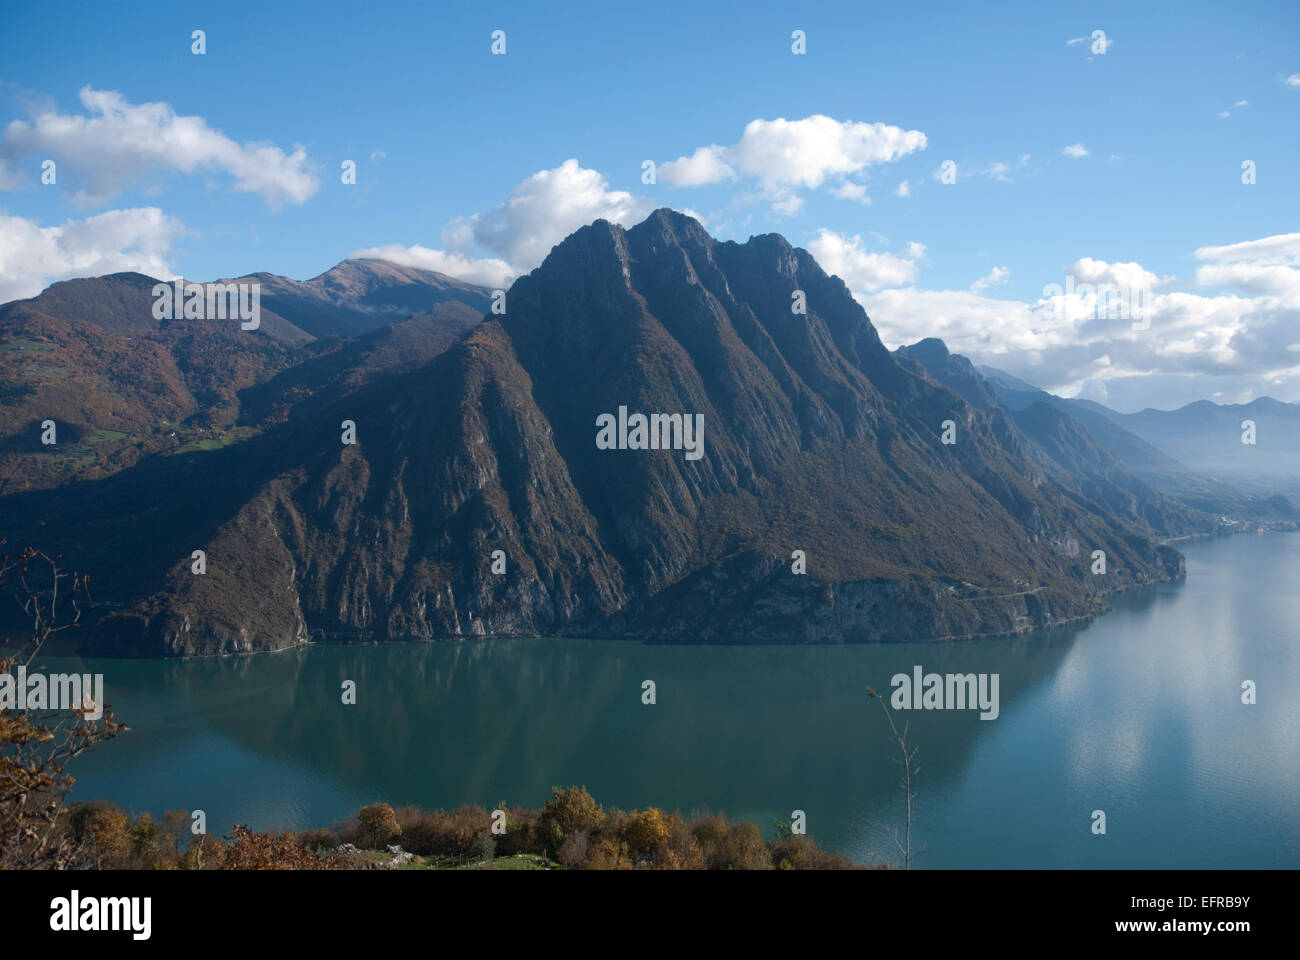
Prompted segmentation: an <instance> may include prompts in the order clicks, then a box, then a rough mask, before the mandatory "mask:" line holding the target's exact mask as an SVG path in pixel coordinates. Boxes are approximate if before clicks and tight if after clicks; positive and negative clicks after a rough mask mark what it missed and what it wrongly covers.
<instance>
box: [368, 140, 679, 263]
mask: <svg viewBox="0 0 1300 960" xmlns="http://www.w3.org/2000/svg"><path fill="white" fill-rule="evenodd" d="M657 206H658V204H656V203H654V202H653V201H651V200H649V199H647V198H645V197H637V196H634V195H632V194H630V193H627V192H625V191H622V190H610V189H609V184H608V183H607V182H606V180H605V178H604V177H603V176H602V175H601V174H600V173H599V172H598V171H596V170H589V169H587V168H585V167H582V166H581V165H580V164H579V163H578V161H577V160H574V159H569V160H566V161H564V163H562V164H560V165H559V166H558V167H555V168H553V169H550V170H540V171H538V172H537V173H535V174H533V175H532V176H531V177H529V178H528V179H526V180H524V181H523V182H522V183H520V184H519V185H518V186H517V187H515V189H514V190H513V191H511V193H510V196H509V197H507V198H506V199H505V201H503V202H502V203H499V204H497V205H496V206H495V207H493V208H492V209H490V210H488V211H486V212H484V213H476V214H474V215H473V216H470V217H461V218H459V219H457V220H454V221H452V222H451V223H450V224H448V225H447V227H446V229H444V230H443V231H442V246H443V249H441V250H437V249H433V248H430V247H423V246H418V245H417V246H412V247H405V246H401V245H396V244H390V245H387V246H379V247H371V248H369V249H367V250H360V251H357V252H355V253H354V254H352V255H353V256H357V257H362V256H368V257H379V258H381V259H384V260H392V261H393V262H395V263H402V264H408V265H410V266H418V267H424V268H425V269H428V270H437V271H438V272H440V273H445V274H447V275H449V276H453V277H457V278H459V279H462V280H468V281H470V282H471V283H483V284H489V285H492V286H504V285H505V284H506V283H508V282H509V280H511V279H512V278H514V277H516V276H519V275H520V274H523V273H527V272H528V271H529V270H532V269H533V268H534V267H536V266H537V265H538V264H540V263H541V262H542V260H544V259H545V258H546V255H547V254H548V253H550V252H551V248H552V247H554V246H555V245H556V244H557V243H559V242H560V241H561V240H563V239H564V238H565V237H567V236H568V235H569V234H571V233H573V232H574V231H575V230H577V229H578V228H579V227H583V226H586V225H587V224H589V223H591V222H592V221H593V220H601V219H603V220H608V221H610V222H611V223H617V224H619V225H620V226H623V227H631V226H634V225H636V224H637V223H640V222H641V221H642V220H644V219H645V218H646V217H647V216H649V214H650V213H651V211H653V210H654V209H655V208H656V207H657ZM683 212H685V213H689V214H690V215H691V216H694V217H696V218H697V219H701V218H700V217H699V215H698V214H696V213H695V212H694V211H691V210H684V211H683Z"/></svg>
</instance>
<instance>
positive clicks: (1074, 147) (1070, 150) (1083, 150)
mask: <svg viewBox="0 0 1300 960" xmlns="http://www.w3.org/2000/svg"><path fill="white" fill-rule="evenodd" d="M1061 153H1063V154H1065V155H1066V156H1067V157H1073V158H1074V159H1076V160H1077V159H1078V158H1079V157H1086V156H1087V155H1088V148H1087V147H1085V146H1084V145H1083V144H1081V143H1072V144H1070V145H1069V146H1066V147H1062V148H1061Z"/></svg>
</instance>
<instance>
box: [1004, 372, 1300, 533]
mask: <svg viewBox="0 0 1300 960" xmlns="http://www.w3.org/2000/svg"><path fill="white" fill-rule="evenodd" d="M979 373H980V374H981V375H982V376H983V377H984V378H985V380H986V382H987V383H988V384H989V385H990V386H991V387H992V388H993V389H994V391H995V392H996V393H997V395H998V398H999V400H1000V402H1002V403H1003V404H1005V405H1006V406H1007V407H1008V408H1009V409H1011V410H1021V409H1024V408H1025V407H1027V406H1029V405H1030V404H1032V403H1038V402H1044V403H1047V404H1050V405H1051V406H1054V407H1056V408H1057V409H1060V410H1064V411H1066V412H1067V413H1069V414H1070V415H1071V416H1073V417H1074V418H1075V419H1077V420H1079V421H1080V422H1081V423H1083V424H1084V425H1085V426H1086V427H1087V428H1088V429H1089V431H1090V432H1091V433H1092V434H1093V435H1094V436H1095V437H1096V438H1097V439H1098V441H1099V442H1100V443H1101V444H1102V445H1103V446H1104V447H1105V448H1106V449H1107V450H1109V451H1110V452H1111V453H1113V454H1114V455H1115V456H1116V457H1117V458H1118V459H1119V460H1120V461H1122V462H1123V463H1124V465H1125V466H1126V467H1128V468H1129V469H1130V470H1132V471H1133V472H1134V473H1136V474H1137V475H1138V476H1140V477H1142V478H1143V479H1145V480H1147V481H1149V482H1151V483H1152V484H1153V485H1155V486H1156V487H1158V488H1159V489H1161V490H1163V491H1164V492H1166V493H1170V494H1171V495H1173V496H1176V497H1178V498H1179V499H1180V500H1182V501H1184V502H1185V503H1187V504H1189V505H1191V506H1195V507H1197V508H1198V509H1201V510H1204V511H1208V512H1210V513H1216V514H1223V513H1235V514H1240V515H1243V516H1254V517H1263V518H1268V517H1277V518H1282V517H1288V516H1292V515H1293V514H1292V513H1291V509H1290V507H1288V506H1287V505H1283V504H1280V503H1278V502H1277V500H1276V499H1275V496H1276V495H1277V494H1284V495H1286V496H1289V497H1296V496H1297V495H1298V494H1300V405H1297V404H1288V403H1280V402H1279V401H1276V400H1270V399H1268V398H1262V399H1260V400H1257V401H1255V402H1254V403H1251V404H1241V405H1217V404H1214V403H1211V402H1210V401H1207V400H1203V401H1199V402H1197V403H1192V404H1188V405H1187V406H1185V407H1182V408H1180V409H1178V410H1171V411H1162V410H1144V411H1142V412H1141V413H1133V414H1123V413H1118V412H1116V411H1114V410H1111V409H1110V408H1109V407H1105V406H1103V405H1102V404H1099V403H1096V402H1093V401H1091V400H1080V399H1067V398H1063V397H1057V396H1054V395H1052V394H1049V393H1046V392H1044V391H1042V390H1040V389H1038V388H1037V387H1034V386H1032V385H1030V384H1028V383H1025V381H1023V380H1020V379H1018V378H1016V377H1013V376H1011V375H1010V374H1008V373H1004V372H1003V371H1001V370H996V369H994V368H992V367H980V368H979ZM1245 419H1255V420H1256V425H1257V433H1256V437H1257V442H1256V444H1255V445H1254V446H1253V447H1252V446H1249V445H1245V444H1242V442H1241V437H1242V430H1241V422H1242V421H1243V420H1245ZM1261 451H1262V452H1261ZM1292 506H1293V505H1292Z"/></svg>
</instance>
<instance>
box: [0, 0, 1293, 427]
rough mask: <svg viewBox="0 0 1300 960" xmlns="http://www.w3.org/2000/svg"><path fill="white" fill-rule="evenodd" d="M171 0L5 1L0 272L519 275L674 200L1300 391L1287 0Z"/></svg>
mask: <svg viewBox="0 0 1300 960" xmlns="http://www.w3.org/2000/svg"><path fill="white" fill-rule="evenodd" d="M181 6H182V5H178V4H174V3H167V4H161V3H158V4H155V3H149V2H138V3H132V4H129V5H118V4H104V3H102V2H101V3H96V4H90V3H75V2H74V3H67V4H63V5H60V6H59V8H58V10H57V11H54V10H52V9H50V8H48V7H46V6H43V5H35V4H21V5H20V4H12V3H11V4H5V5H4V6H3V9H0V301H7V300H11V299H17V298H20V297H29V296H34V295H35V294H37V293H38V292H39V291H40V290H41V289H43V288H44V287H45V286H47V285H48V284H49V283H51V282H54V281H57V280H62V279H68V278H70V277H76V276H95V275H100V274H105V273H112V272H117V271H121V270H138V271H140V272H143V273H147V274H150V275H152V276H157V277H166V278H171V277H175V276H181V275H183V276H185V277H187V278H190V279H193V280H208V279H216V278H219V277H231V276H240V275H244V274H248V273H253V272H257V271H268V272H272V273H278V274H283V275H287V276H290V277H294V278H297V279H307V278H310V277H314V276H316V275H318V274H320V273H322V272H324V271H326V270H328V269H329V268H330V267H332V266H334V265H335V264H336V263H338V262H339V261H341V260H343V259H345V258H347V257H349V256H356V255H364V256H382V257H385V258H387V259H392V260H396V261H398V262H403V263H409V264H412V265H415V266H421V267H426V268H429V269H436V270H440V271H442V272H444V273H448V274H451V275H453V276H458V277H461V278H464V279H467V280H472V281H475V282H479V283H484V284H488V285H490V286H493V287H496V286H505V285H508V283H509V280H510V279H511V278H512V277H513V276H517V275H519V274H521V273H526V272H527V271H529V270H531V269H533V268H534V267H536V266H537V265H538V264H539V263H540V262H541V261H542V259H544V257H545V255H546V253H547V252H548V251H549V250H550V249H551V247H552V246H553V245H554V244H556V243H558V242H559V241H560V240H562V239H563V238H564V237H565V236H567V235H568V234H569V233H571V232H572V231H573V230H575V229H577V228H578V227H580V226H582V225H583V224H585V223H588V222H590V221H592V220H595V219H597V218H600V217H604V218H605V219H608V220H611V221H614V222H617V223H621V224H623V225H624V226H632V225H633V224H635V223H637V222H639V221H640V220H641V219H643V218H644V216H645V215H646V214H647V213H648V212H649V211H651V210H653V209H655V208H656V207H661V206H670V207H673V208H675V209H679V210H683V211H685V212H688V213H691V214H692V215H694V216H697V217H699V218H700V220H701V221H702V222H703V223H704V224H705V226H706V227H707V228H708V230H709V231H710V232H711V233H712V234H713V235H714V236H716V237H718V238H720V239H724V240H736V241H739V242H743V241H744V240H746V239H747V238H748V237H750V236H752V235H756V234H763V233H774V232H775V233H780V234H782V235H784V236H785V237H786V238H787V239H788V240H789V241H790V242H791V243H793V244H795V245H796V246H800V247H804V248H805V249H807V250H809V251H810V252H811V253H812V254H813V255H814V256H815V257H816V258H817V260H818V262H819V263H820V264H821V265H822V266H823V267H824V268H825V269H826V270H827V271H828V272H830V273H834V274H836V275H838V276H840V277H841V278H843V280H844V281H845V283H846V284H848V286H849V288H850V290H852V291H853V294H854V296H855V297H856V298H857V299H858V300H859V302H861V303H862V305H863V306H864V307H865V308H866V310H867V312H868V314H869V315H870V316H871V319H872V322H873V323H874V324H875V325H876V328H877V329H878V330H879V332H880V334H881V337H882V339H884V341H885V342H886V344H887V345H889V346H890V347H897V346H899V345H901V344H905V343H913V342H915V341H917V340H919V339H921V338H923V337H932V336H937V337H940V338H942V339H943V340H944V341H945V342H946V343H947V344H948V346H949V348H950V349H951V350H953V351H954V352H957V353H962V354H964V355H966V356H969V357H970V358H971V359H972V360H974V361H975V362H977V363H981V364H987V365H991V366H994V367H997V368H999V369H1002V370H1006V371H1007V372H1010V373H1012V374H1015V375H1016V376H1019V377H1022V378H1023V379H1025V380H1028V381H1030V382H1032V383H1035V384H1037V385H1039V386H1042V387H1044V388H1046V389H1049V390H1052V391H1053V392H1056V393H1060V394H1063V395H1067V396H1076V395H1077V396H1084V397H1087V398H1089V399H1094V400H1098V401H1100V402H1103V403H1106V404H1108V405H1109V406H1111V407H1113V408H1115V409H1118V410H1121V411H1125V412H1127V411H1132V410H1138V409H1142V408H1144V407H1158V408H1165V409H1168V408H1172V407H1176V406H1180V405H1182V404H1184V403H1188V402H1191V401H1194V400H1200V399H1212V400H1215V401H1217V402H1223V403H1228V402H1244V401H1248V400H1250V399H1252V398H1254V397H1258V396H1265V395H1267V396H1272V397H1275V398H1277V399H1281V400H1287V401H1300V4H1297V3H1296V2H1295V0H1289V2H1273V3H1250V2H1247V3H1218V4H1205V3H1195V2H1192V3H1187V2H1181V3H1150V4H1148V3H1143V4H1132V3H1130V2H1124V3H1115V4H1108V3H1097V4H1088V3H1081V4H1069V5H1056V4H1042V3H1016V2H1011V3H999V4H997V5H996V6H994V5H989V4H975V3H968V4H956V3H952V4H949V3H937V4H933V3H930V4H925V3H922V4H878V3H864V2H856V3H819V4H810V3H790V2H786V3H763V2H750V3H743V4H742V3H707V2H701V0H696V2H692V3H670V2H666V3H655V4H649V5H637V4H614V3H597V2H590V3H563V2H552V3H546V4H537V3H514V4H507V3H493V2H486V3H484V2H479V3H473V4H448V3H435V2H428V0H425V2H421V3H376V4H370V5H366V4H361V5H358V4H353V3H337V2H333V0H315V2H312V3H265V2H263V3H257V4H251V3H242V2H223V3H214V4H203V3H194V4H186V5H183V7H184V8H183V9H178V8H179V7H181ZM198 30H201V31H203V34H202V46H203V52H202V53H197V52H195V48H196V44H197V43H198V41H197V40H196V39H195V37H194V32H195V31H198ZM495 31H502V32H503V35H504V52H503V53H494V52H493V45H494V42H495V43H496V46H497V49H498V50H500V49H501V41H500V40H497V41H494V32H495ZM796 31H800V32H801V33H800V34H799V35H798V36H796ZM497 36H498V37H500V36H501V35H497ZM800 46H802V50H803V52H796V50H797V49H798V48H799V47H800ZM50 161H52V163H53V166H52V168H51V167H50V166H49V162H50ZM648 162H649V163H653V164H654V167H653V176H651V172H652V171H651V169H650V168H649V167H648V166H647V163H648ZM346 164H351V165H353V168H354V175H353V176H352V177H351V180H352V181H353V182H345V181H346V180H348V179H349V176H348V174H347V170H346V169H345V165H346ZM44 180H53V182H43V181H44ZM1248 181H1249V182H1248ZM1081 287H1082V289H1081ZM1090 287H1091V289H1090Z"/></svg>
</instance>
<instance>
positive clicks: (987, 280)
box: [970, 267, 1011, 293]
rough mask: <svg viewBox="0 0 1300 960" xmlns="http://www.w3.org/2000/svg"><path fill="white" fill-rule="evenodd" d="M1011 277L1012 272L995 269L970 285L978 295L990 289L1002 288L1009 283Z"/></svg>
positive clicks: (1005, 269)
mask: <svg viewBox="0 0 1300 960" xmlns="http://www.w3.org/2000/svg"><path fill="white" fill-rule="evenodd" d="M1010 276H1011V271H1010V270H1009V269H1007V268H1006V267H994V268H993V269H992V270H990V271H989V272H988V273H987V274H985V275H984V276H982V277H980V278H979V279H978V280H976V281H975V282H974V283H972V284H971V285H970V288H971V290H973V291H974V292H976V293H983V292H984V291H985V290H987V289H988V288H989V287H1000V286H1002V284H1004V283H1006V282H1007V278H1008V277H1010Z"/></svg>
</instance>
